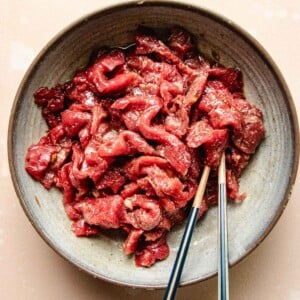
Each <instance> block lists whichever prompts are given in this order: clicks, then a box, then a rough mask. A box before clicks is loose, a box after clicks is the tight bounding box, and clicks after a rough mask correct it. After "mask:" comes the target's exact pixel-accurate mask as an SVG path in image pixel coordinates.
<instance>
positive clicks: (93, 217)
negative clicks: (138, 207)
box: [75, 195, 124, 229]
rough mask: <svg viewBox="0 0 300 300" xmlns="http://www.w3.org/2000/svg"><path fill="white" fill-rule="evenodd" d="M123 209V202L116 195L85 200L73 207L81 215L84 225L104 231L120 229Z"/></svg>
mask: <svg viewBox="0 0 300 300" xmlns="http://www.w3.org/2000/svg"><path fill="white" fill-rule="evenodd" d="M123 207H124V200H123V198H122V197H120V196H118V195H114V196H107V197H105V198H95V199H94V198H91V199H85V200H84V201H81V202H79V203H77V204H76V206H75V208H76V209H77V210H78V211H79V212H80V213H82V216H83V218H84V220H85V222H86V223H88V224H89V225H98V226H100V227H102V228H105V229H108V228H119V227H120V217H121V215H122V212H123Z"/></svg>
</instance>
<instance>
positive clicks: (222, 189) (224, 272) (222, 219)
mask: <svg viewBox="0 0 300 300" xmlns="http://www.w3.org/2000/svg"><path fill="white" fill-rule="evenodd" d="M218 189H219V192H218V202H219V218H218V219H219V222H218V223H219V230H218V232H219V239H218V240H219V257H218V299H219V300H229V276H228V246H227V210H226V207H227V197H226V163H225V153H223V154H222V157H221V161H220V165H219V169H218Z"/></svg>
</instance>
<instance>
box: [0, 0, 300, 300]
mask: <svg viewBox="0 0 300 300" xmlns="http://www.w3.org/2000/svg"><path fill="white" fill-rule="evenodd" d="M116 2H118V1H113V0H105V1H103V0H98V1H96V0H93V1H84V0H69V1H61V0H51V1H50V0H49V1H39V0H27V1H21V0H20V1H17V0H0V72H1V75H0V97H1V100H0V101H1V102H0V103H1V109H0V120H1V124H0V130H1V134H0V151H1V152H0V153H1V160H0V191H1V197H0V299H3V300H6V299H13V300H14V299H25V300H26V299H32V300H35V299H44V300H48V299H72V300H77V299H91V300H92V299H143V300H148V299H161V298H162V295H163V291H144V290H133V289H130V288H124V287H119V286H114V285H111V284H108V283H105V282H102V281H100V280H97V279H94V278H92V277H90V276H88V275H86V274H84V273H83V272H80V271H78V270H77V269H76V268H75V267H74V266H72V265H71V264H70V263H68V262H66V261H64V260H63V259H62V258H61V257H60V256H58V255H57V254H56V253H54V252H53V250H51V249H50V248H49V247H48V246H47V245H46V244H45V243H44V242H43V240H42V239H41V238H40V237H39V236H38V234H37V233H36V232H35V230H34V229H33V227H32V226H31V225H30V223H29V221H28V220H27V218H26V216H25V214H24V213H23V211H22V208H21V207H20V205H19V203H18V199H17V197H16V194H15V192H14V189H13V186H12V183H11V180H10V175H9V169H8V162H7V153H6V152H7V150H6V141H7V125H8V120H9V112H10V108H11V105H12V102H13V98H14V95H15V93H16V90H17V87H18V85H19V83H20V81H21V79H22V77H23V75H24V72H25V71H26V69H27V67H28V66H29V64H30V62H31V61H32V59H33V58H34V57H35V55H36V54H37V53H38V52H39V51H40V50H41V48H42V47H43V46H44V45H45V44H46V43H47V41H48V40H49V39H50V38H52V37H53V36H54V35H55V34H56V33H57V32H58V31H60V30H61V29H62V28H64V27H65V26H66V25H68V24H70V23H71V22H72V21H73V20H76V19H77V18H79V17H81V16H82V15H84V14H87V13H90V12H92V11H94V10H96V9H100V8H103V7H105V6H107V5H110V4H113V3H116ZM120 2H121V1H120ZM189 2H190V3H194V4H196V3H197V2H198V3H199V4H200V5H202V6H204V7H208V8H210V9H212V10H214V11H216V12H218V13H220V14H223V15H225V16H227V17H228V18H230V19H232V20H233V21H234V22H236V23H238V24H239V25H241V26H242V27H243V28H244V29H246V30H247V31H248V32H250V33H251V34H252V35H253V36H254V37H255V38H256V39H257V40H258V41H259V42H260V43H261V44H263V45H264V47H265V48H266V49H267V51H268V52H269V53H270V54H271V56H272V57H273V59H274V60H275V61H276V62H277V64H278V66H279V68H280V69H281V71H282V73H283V75H284V77H285V78H286V81H287V83H288V85H289V87H290V90H291V92H292V95H293V97H294V100H295V103H296V107H297V110H298V112H299V111H300V71H299V68H300V63H299V49H300V1H299V0H270V1H268V0H264V1H258V0H243V1H239V0H228V1H222V0H209V1H208V0H207V1H204V0H203V1H196V0H194V1H192V0H190V1H189ZM224 3H226V4H224ZM299 181H300V178H299V176H298V179H297V181H296V185H295V188H294V190H293V194H292V197H291V199H290V202H289V204H288V206H287V208H286V210H285V212H284V214H283V215H282V217H281V219H280V220H279V222H278V223H277V225H276V226H275V228H274V230H273V231H272V232H271V234H270V235H269V236H268V237H267V238H266V240H265V241H264V242H263V243H262V244H261V245H260V246H259V247H258V248H257V249H256V250H255V251H254V252H253V253H252V254H251V255H250V256H249V257H247V258H246V259H245V260H244V261H242V262H241V263H239V264H238V265H237V266H235V267H233V268H232V269H231V270H230V281H231V284H230V293H231V299H234V300H235V299H245V300H247V299H257V300H260V299H265V300H267V299H284V300H298V299H300V259H299V253H300V218H299V214H300V202H299V200H298V197H297V196H298V195H299V194H300V188H299ZM177 299H207V300H210V299H217V280H216V278H213V279H210V280H208V281H206V282H203V283H199V284H196V285H193V286H189V287H185V288H182V289H180V290H179V291H178V294H177Z"/></svg>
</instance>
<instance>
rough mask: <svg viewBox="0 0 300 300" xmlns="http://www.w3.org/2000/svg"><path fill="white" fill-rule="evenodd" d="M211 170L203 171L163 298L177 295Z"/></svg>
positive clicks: (172, 297)
mask: <svg viewBox="0 0 300 300" xmlns="http://www.w3.org/2000/svg"><path fill="white" fill-rule="evenodd" d="M209 172H210V167H208V166H205V167H204V169H203V172H202V176H201V179H200V183H199V186H198V189H197V192H196V195H195V198H194V202H193V205H192V208H191V210H190V213H189V217H188V221H187V224H186V227H185V230H184V233H183V236H182V239H181V242H180V246H179V249H178V252H177V256H176V259H175V262H174V265H173V269H172V272H171V275H170V278H169V282H168V286H167V289H166V291H165V294H164V298H163V299H164V300H173V299H174V297H175V295H176V291H177V287H178V284H179V280H180V277H181V273H182V270H183V266H184V263H185V259H186V256H187V252H188V248H189V245H190V242H191V238H192V235H193V230H194V227H195V225H196V222H197V217H198V213H199V209H200V206H201V202H202V198H203V195H204V192H205V188H206V183H207V180H208V176H209Z"/></svg>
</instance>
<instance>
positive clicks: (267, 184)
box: [8, 1, 299, 288]
mask: <svg viewBox="0 0 300 300" xmlns="http://www.w3.org/2000/svg"><path fill="white" fill-rule="evenodd" d="M138 25H146V26H149V27H153V28H156V29H159V32H162V33H163V32H164V29H165V28H169V27H171V26H173V25H180V26H182V27H184V28H186V29H187V30H188V31H190V32H191V33H192V34H193V35H194V36H195V37H196V38H197V41H198V46H199V49H200V51H201V52H202V53H204V54H205V55H206V56H207V57H210V58H212V59H217V60H219V61H220V63H222V64H224V65H226V66H234V67H239V68H240V69H241V70H242V72H243V74H244V81H245V94H246V96H247V97H248V99H249V100H250V101H251V102H252V103H254V104H256V105H257V106H258V107H259V108H260V109H261V110H262V111H263V114H264V120H265V127H266V132H267V134H266V138H265V140H264V141H263V143H262V144H261V146H260V148H259V150H258V151H257V153H256V155H255V156H254V157H253V159H252V161H251V163H250V165H249V167H248V168H247V170H246V171H245V172H244V174H243V176H242V179H241V192H246V193H247V195H248V196H247V198H246V200H245V201H244V202H243V203H242V204H233V205H230V206H229V208H228V210H229V211H228V218H229V225H228V226H229V255H230V257H229V260H230V264H231V265H233V264H235V263H237V262H238V261H240V260H241V259H242V258H243V257H245V256H246V255H247V254H248V253H249V252H251V250H253V249H254V248H255V247H256V246H257V245H258V244H260V243H261V242H262V240H263V239H264V237H266V235H267V234H268V233H269V232H270V230H271V229H272V227H273V226H274V224H275V223H276V221H277V220H278V218H279V216H280V215H281V213H282V211H283V210H284V208H285V206H286V204H287V201H288V198H289V195H290V192H291V189H292V185H293V183H294V180H295V175H296V170H297V165H298V154H299V138H298V135H299V134H298V121H297V117H296V113H295V108H294V105H293V101H292V99H291V96H290V93H289V91H288V88H287V86H286V84H285V82H284V79H283V78H282V76H281V74H280V72H279V70H278V69H277V67H276V65H275V64H274V62H273V61H272V59H271V58H270V57H269V55H268V54H267V53H266V51H265V50H264V49H263V48H262V47H261V46H260V45H259V44H258V43H257V42H256V41H255V40H254V39H253V38H251V37H250V36H249V35H248V34H247V33H246V32H244V31H243V30H242V29H240V28H239V27H238V26H237V25H234V24H232V22H231V21H229V20H228V19H226V18H224V17H220V16H218V15H216V14H214V13H212V12H209V11H207V10H204V9H201V8H197V7H191V6H189V5H187V4H179V3H172V2H170V1H166V2H160V1H138V2H130V4H128V3H127V4H123V5H120V6H114V7H110V8H108V9H106V10H102V11H99V12H96V13H94V14H92V15H89V16H86V17H84V18H83V19H81V20H79V21H77V22H76V23H74V24H73V25H71V26H70V27H68V28H66V29H65V30H64V31H62V32H61V33H59V34H58V35H57V36H56V37H55V38H54V39H53V40H52V41H51V42H50V43H49V44H48V45H47V46H46V47H45V48H44V49H43V50H42V51H41V53H40V54H39V55H38V57H37V58H36V59H35V61H34V62H33V64H32V65H31V67H30V69H29V70H28V72H27V73H26V75H25V77H24V79H23V81H22V83H21V86H20V88H19V90H18V92H17V95H16V98H15V102H14V106H13V108H12V113H11V119H10V128H9V141H8V149H9V162H10V169H11V174H12V178H13V182H14V185H15V188H16V191H17V194H18V196H19V198H20V202H21V204H22V206H23V208H24V210H25V212H26V214H27V216H28V218H29V220H30V221H31V222H32V224H33V225H34V227H35V228H36V229H37V231H38V232H39V234H40V235H41V236H42V237H43V239H44V240H45V241H46V242H47V243H48V244H49V245H50V246H51V247H52V248H54V249H55V250H56V251H57V252H58V253H59V254H61V255H62V256H63V257H65V258H66V259H67V260H69V261H71V262H72V263H73V264H75V265H76V266H78V267H79V268H81V269H83V270H85V271H87V272H88V273H90V274H92V275H93V276H96V277H99V278H102V279H105V280H108V281H110V282H114V283H119V284H123V285H128V286H135V287H146V288H162V287H165V286H166V284H167V281H168V277H169V273H170V271H171V267H172V264H173V262H174V258H175V254H176V250H177V248H178V244H179V241H180V238H181V234H182V230H183V226H182V227H178V228H177V229H176V230H174V231H172V233H171V234H170V235H169V244H170V248H171V251H170V255H169V257H168V258H167V259H166V260H164V261H162V262H160V263H157V264H156V265H154V266H153V267H152V268H150V269H144V268H136V267H135V265H134V262H133V259H130V258H128V257H126V256H125V255H124V254H123V252H122V250H121V247H120V245H121V242H122V239H121V237H120V236H110V235H105V236H100V237H99V238H76V237H75V236H74V234H73V233H72V232H71V231H70V221H69V220H68V218H67V217H66V215H65V213H64V209H63V206H62V195H61V194H60V192H58V191H57V190H55V189H52V190H50V191H46V190H45V189H44V188H43V187H42V186H41V185H40V184H39V183H37V182H35V181H34V180H33V179H32V178H31V177H29V176H28V174H27V173H26V172H25V170H24V157H25V153H26V150H27V148H28V146H29V145H30V144H32V143H34V142H36V141H37V140H38V139H39V137H40V136H41V135H42V134H43V133H44V132H45V130H46V125H45V123H44V121H43V119H42V117H41V112H40V110H39V109H38V108H37V106H36V105H35V104H34V102H33V97H32V95H33V93H34V91H35V90H36V89H37V88H38V87H40V86H49V87H51V86H53V85H54V84H55V83H57V82H64V81H66V80H67V79H69V78H70V77H71V76H72V75H73V73H74V71H75V70H76V69H78V68H80V67H83V66H85V64H86V63H87V61H88V59H89V56H90V54H91V52H92V50H93V49H95V48H99V47H100V46H104V45H109V46H122V45H127V44H128V43H132V41H133V34H134V32H135V31H136V29H137V26H138ZM216 271H217V210H216V209H214V208H212V209H210V211H209V212H208V213H207V215H206V216H205V217H204V218H203V219H202V221H201V222H200V223H199V224H198V225H197V226H196V230H195V233H194V236H193V240H192V243H191V247H190V251H189V255H188V257H187V261H186V265H185V269H184V272H183V274H182V285H186V284H190V283H194V282H197V281H200V280H204V279H206V278H209V277H211V276H213V275H215V274H216Z"/></svg>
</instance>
